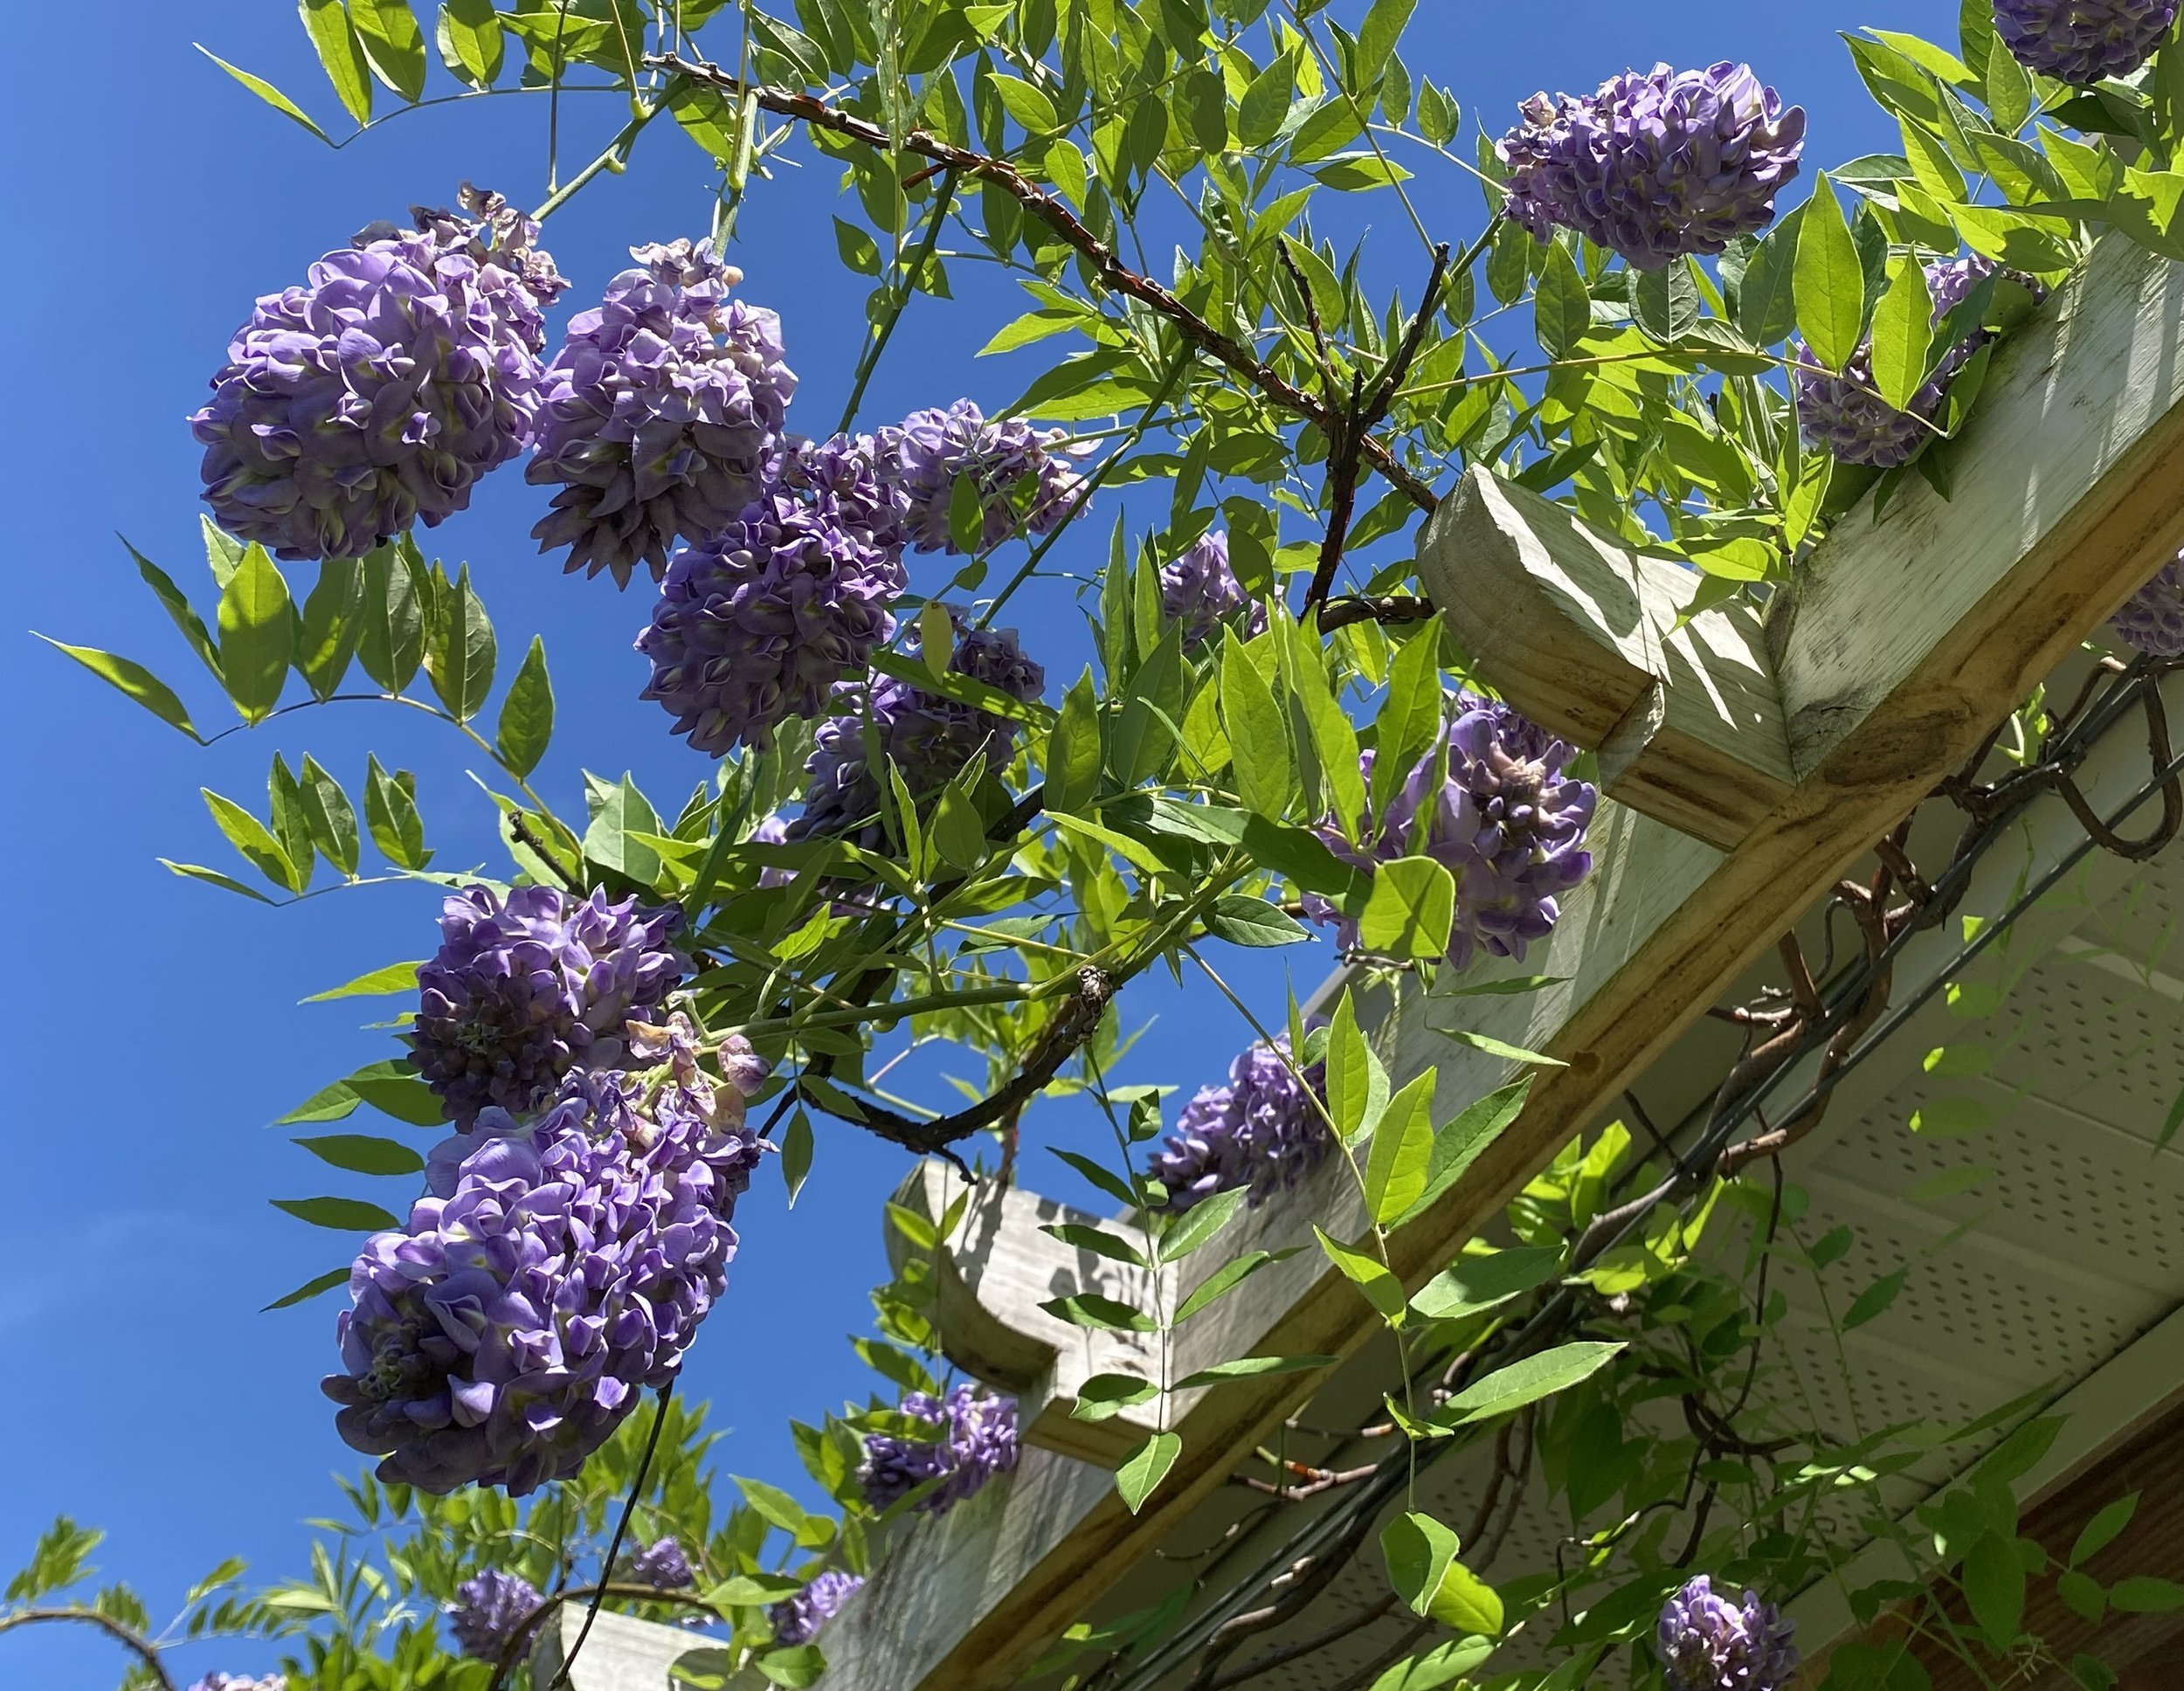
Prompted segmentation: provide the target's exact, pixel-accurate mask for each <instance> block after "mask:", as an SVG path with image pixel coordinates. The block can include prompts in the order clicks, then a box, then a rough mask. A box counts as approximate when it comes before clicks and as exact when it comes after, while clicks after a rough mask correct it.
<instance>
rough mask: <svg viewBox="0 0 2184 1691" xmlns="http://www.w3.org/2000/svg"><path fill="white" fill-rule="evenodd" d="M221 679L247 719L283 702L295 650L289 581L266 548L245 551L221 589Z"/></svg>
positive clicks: (257, 717) (261, 716)
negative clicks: (281, 690) (281, 698)
mask: <svg viewBox="0 0 2184 1691" xmlns="http://www.w3.org/2000/svg"><path fill="white" fill-rule="evenodd" d="M219 625H220V679H221V680H222V682H223V683H224V684H225V686H226V687H227V696H228V697H229V698H231V699H232V700H233V701H235V708H236V709H237V710H238V711H240V712H241V713H242V715H243V720H244V721H246V722H260V721H264V720H265V719H266V717H268V716H270V715H272V714H273V707H274V706H275V705H277V704H279V703H280V688H281V684H282V683H283V682H284V681H286V680H287V679H288V664H289V660H290V659H291V658H292V656H293V655H294V648H295V611H294V605H293V604H292V603H291V601H290V599H289V597H288V583H287V581H286V580H285V579H284V578H283V577H282V576H281V574H280V570H279V569H277V568H275V567H274V564H273V560H272V559H271V558H270V557H268V556H266V549H265V548H264V547H262V546H260V545H259V544H257V543H256V542H252V543H251V544H250V545H248V546H246V547H245V548H244V549H243V556H242V558H241V560H240V562H238V563H237V564H236V566H235V573H234V574H233V575H232V576H229V577H228V582H227V585H226V587H225V588H224V589H223V590H221V593H220V614H219Z"/></svg>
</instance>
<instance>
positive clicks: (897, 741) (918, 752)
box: [787, 617, 1047, 846]
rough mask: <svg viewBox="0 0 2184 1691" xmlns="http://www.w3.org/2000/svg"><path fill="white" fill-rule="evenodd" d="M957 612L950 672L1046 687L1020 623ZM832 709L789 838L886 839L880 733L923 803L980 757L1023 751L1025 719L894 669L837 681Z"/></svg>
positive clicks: (996, 760)
mask: <svg viewBox="0 0 2184 1691" xmlns="http://www.w3.org/2000/svg"><path fill="white" fill-rule="evenodd" d="M956 621H957V641H956V650H955V654H954V656H953V657H951V658H950V659H949V664H948V667H949V669H950V672H951V673H955V674H957V675H964V676H968V677H969V678H970V679H971V680H974V681H980V682H983V683H985V685H986V686H987V687H993V688H995V689H997V690H998V691H999V692H1002V693H1006V694H1008V695H1009V697H1011V698H1013V699H1016V700H1019V701H1023V702H1025V703H1029V702H1030V701H1033V700H1034V699H1036V698H1038V697H1039V695H1040V692H1041V690H1042V689H1043V688H1044V687H1046V684H1047V672H1046V671H1045V670H1044V669H1042V668H1041V667H1040V666H1039V665H1038V664H1036V663H1034V662H1033V661H1032V659H1029V658H1027V657H1026V656H1025V655H1024V651H1023V648H1022V646H1020V645H1019V644H1018V642H1017V635H1016V631H1015V630H1014V629H1013V628H969V627H966V626H964V625H963V622H962V619H961V618H959V617H958V618H956ZM834 710H835V714H833V715H832V716H829V717H828V718H827V719H826V721H823V722H821V723H820V724H819V731H818V734H817V735H816V736H815V738H814V742H813V749H812V756H811V759H810V761H809V762H808V763H805V771H806V773H807V774H808V775H809V776H810V781H809V783H808V784H807V785H806V787H805V795H804V813H803V814H802V815H801V816H799V817H798V818H797V819H796V820H795V821H794V822H792V823H791V824H790V825H789V828H788V832H787V838H789V839H811V838H812V837H814V836H817V835H822V834H844V835H846V836H847V837H848V838H850V839H854V840H856V841H857V842H858V843H860V844H862V845H869V846H881V845H883V844H884V841H885V830H884V828H883V827H882V825H881V823H880V821H879V820H878V819H877V818H878V813H879V811H881V790H880V785H879V780H878V777H877V776H876V775H875V773H874V769H873V766H872V761H871V756H870V752H871V745H872V742H876V743H877V745H878V748H879V749H880V750H881V752H883V753H884V754H885V755H886V756H887V757H888V760H889V761H890V762H892V763H894V765H895V769H896V770H897V771H898V772H899V773H900V774H901V775H902V783H903V785H904V786H905V787H907V788H908V789H909V793H910V797H912V798H914V799H916V800H918V801H919V802H920V803H923V801H925V800H927V799H930V797H932V796H933V795H934V794H935V793H936V792H938V791H939V790H941V788H943V786H945V785H946V784H947V783H949V781H950V780H951V779H953V778H954V777H955V776H957V775H958V774H960V773H961V772H962V771H963V770H964V767H965V766H966V765H967V764H969V763H972V762H973V761H978V760H982V761H983V762H984V764H985V768H986V769H987V770H991V771H992V772H994V773H996V774H998V773H999V771H1001V770H1004V769H1006V767H1007V766H1008V763H1009V759H1010V758H1011V757H1012V756H1014V754H1015V749H1016V728H1017V724H1016V722H1015V721H1014V720H1013V718H1010V717H1006V716H1003V715H1000V714H998V713H996V712H993V711H990V710H986V709H985V708H984V707H980V706H978V705H970V704H964V703H962V702H960V701H957V700H954V699H950V698H947V697H945V696H944V695H943V694H939V693H936V692H930V691H929V690H927V689H926V688H924V687H919V686H917V685H916V683H914V682H909V681H903V680H898V679H896V678H895V677H894V676H892V675H878V674H875V675H874V676H872V677H871V678H870V679H869V680H867V682H865V683H864V684H863V685H861V686H860V685H857V684H854V683H850V684H845V685H844V686H841V687H837V688H836V689H835V691H834ZM867 733H869V734H870V735H871V736H872V742H868V741H867Z"/></svg>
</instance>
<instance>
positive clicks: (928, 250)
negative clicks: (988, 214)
mask: <svg viewBox="0 0 2184 1691" xmlns="http://www.w3.org/2000/svg"><path fill="white" fill-rule="evenodd" d="M955 203H956V172H955V171H954V170H953V169H950V170H949V171H947V172H946V173H945V174H944V175H943V176H942V177H941V179H940V191H939V192H938V193H937V194H936V195H935V196H934V197H933V211H932V215H931V216H930V217H927V218H926V220H925V232H924V234H923V236H922V237H921V238H919V240H918V243H917V251H916V252H914V253H912V254H911V255H910V263H909V269H907V270H905V271H903V272H902V281H901V283H900V285H899V286H898V287H897V288H896V290H895V296H894V297H893V298H892V299H891V300H888V314H887V315H886V316H885V317H883V318H881V320H880V325H879V327H878V328H877V329H876V330H875V331H874V334H873V337H872V339H871V340H870V341H869V342H867V343H866V346H865V351H864V356H863V357H861V358H860V359H859V360H858V361H857V376H856V380H855V381H854V383H852V384H851V386H850V390H849V402H848V404H845V405H844V406H843V407H842V420H841V421H840V422H839V423H837V424H835V425H834V432H835V433H836V434H847V433H848V432H849V425H850V424H852V423H854V422H855V421H856V420H857V408H858V407H859V406H860V405H861V404H864V398H865V388H866V385H867V383H870V382H871V380H872V376H873V372H874V370H876V369H879V368H880V359H881V355H883V354H884V353H885V352H886V351H887V349H888V342H889V341H890V340H892V339H893V338H894V335H895V325H896V324H897V323H899V322H901V321H902V314H903V312H904V311H906V310H907V309H909V303H910V296H911V295H912V294H914V293H916V292H917V281H918V278H919V277H920V276H922V275H923V274H924V273H925V265H926V261H927V260H928V259H930V258H931V257H932V256H933V249H934V247H936V246H937V245H939V244H940V231H941V226H942V225H943V224H945V223H946V222H947V221H948V212H949V210H950V207H951V206H953V205H954V204H955Z"/></svg>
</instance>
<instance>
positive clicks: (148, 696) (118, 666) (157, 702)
mask: <svg viewBox="0 0 2184 1691" xmlns="http://www.w3.org/2000/svg"><path fill="white" fill-rule="evenodd" d="M38 638H39V639H41V640H44V641H45V644H46V645H50V646H52V647H53V648H54V649H55V650H56V651H59V652H66V653H67V654H68V655H69V656H70V657H72V658H73V659H75V660H76V661H77V662H78V663H79V664H81V665H82V666H84V667H85V668H86V669H87V670H89V671H90V672H91V673H93V675H96V676H97V677H98V678H99V679H100V680H102V681H105V682H107V684H108V685H109V686H112V687H115V688H118V689H119V690H120V691H121V692H122V693H125V694H128V696H129V697H130V698H132V699H134V700H135V701H136V702H137V703H138V704H140V705H142V706H143V707H144V708H145V709H146V710H149V712H151V714H153V715H155V716H156V717H157V718H159V720H160V721H162V722H164V723H166V724H167V726H168V727H169V728H179V729H181V730H182V732H183V733H184V734H186V735H189V736H190V738H191V739H192V740H195V741H196V742H197V743H198V744H199V745H203V744H204V735H201V734H199V733H198V732H197V725H196V724H195V723H193V722H192V721H190V711H189V707H187V706H185V705H184V704H183V702H182V701H181V700H180V699H179V698H177V697H176V694H175V692H174V689H173V688H171V687H169V686H168V685H167V683H166V682H164V681H162V680H160V679H159V677H158V676H156V675H155V674H153V673H151V671H149V669H147V668H145V667H144V666H143V665H142V664H139V663H134V662H132V661H130V660H129V659H127V658H121V657H116V656H115V655H114V653H113V652H101V651H100V650H99V649H98V648H97V647H96V646H89V645H67V644H66V642H64V641H61V640H56V639H53V638H50V637H48V636H46V635H44V634H40V635H39V636H38Z"/></svg>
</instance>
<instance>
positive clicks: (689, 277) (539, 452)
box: [524, 241, 796, 587]
mask: <svg viewBox="0 0 2184 1691" xmlns="http://www.w3.org/2000/svg"><path fill="white" fill-rule="evenodd" d="M630 256H631V257H632V258H633V259H636V260H637V267H636V268H635V269H632V270H625V271H623V272H622V273H620V274H619V275H618V276H616V277H615V278H614V280H612V281H611V282H609V283H608V284H607V286H606V296H605V299H603V300H601V301H600V302H599V304H598V307H595V308H594V309H592V310H591V311H582V312H578V313H577V315H576V316H575V317H573V318H571V319H570V323H569V332H568V336H567V338H566V339H565V340H564V341H563V343H562V349H561V351H560V352H559V353H558V354H556V355H555V358H554V362H552V363H551V364H549V365H548V366H547V367H546V371H545V375H544V377H543V393H544V404H543V405H542V406H541V408H540V411H539V417H538V429H537V437H536V452H535V453H534V455H533V457H532V459H531V462H530V466H529V468H528V469H527V470H526V471H525V472H524V474H525V476H526V478H527V479H528V480H530V481H532V482H533V483H535V484H536V485H538V486H541V487H559V488H560V490H561V491H560V492H559V493H556V494H555V495H554V499H553V510H552V512H551V514H549V515H548V516H546V517H545V518H543V519H542V520H541V521H540V522H539V523H538V525H537V527H536V528H533V529H532V530H531V533H532V534H533V535H535V536H536V538H537V540H538V543H539V549H540V550H541V551H542V552H547V551H551V550H553V549H555V548H556V547H559V546H565V547H567V548H568V549H569V562H568V564H567V567H568V568H569V569H583V570H584V571H585V572H586V573H588V574H591V575H595V576H596V575H597V574H598V573H599V571H601V570H602V569H604V570H606V571H608V572H609V573H610V574H612V576H613V577H614V580H615V583H616V584H617V585H618V586H622V587H626V586H628V585H629V581H630V576H632V574H633V573H634V572H635V571H636V569H637V568H638V566H639V565H640V564H642V565H646V566H648V567H649V568H650V569H651V570H652V572H653V579H654V580H658V579H659V578H660V576H663V575H665V574H666V573H667V554H668V550H669V549H670V548H671V547H672V546H673V545H674V542H676V541H678V540H682V541H688V542H692V543H693V544H695V543H697V542H702V541H705V540H708V539H710V538H711V537H712V536H713V535H717V534H719V533H720V532H721V531H722V529H724V528H727V527H728V526H729V524H730V523H731V522H733V521H735V520H736V517H737V515H738V514H741V512H742V511H743V507H745V506H746V505H748V504H750V502H751V501H752V500H754V499H756V498H757V497H759V495H760V493H761V480H762V475H763V473H764V469H765V467H766V464H767V461H768V459H769V457H770V455H771V453H772V452H773V450H774V448H775V445H776V439H777V437H778V435H779V434H780V431H781V425H782V423H783V420H784V417H785V414H786V411H787V408H788V404H789V400H790V397H791V395H793V394H794V393H795V392H796V376H795V375H794V373H793V372H791V370H790V369H789V367H788V365H787V364H785V363H784V362H783V361H782V357H783V355H782V348H781V320H780V319H779V318H778V317H777V316H776V315H775V314H773V313H772V312H771V311H766V310H763V309H761V308H759V307H753V306H747V305H745V304H744V303H743V301H742V300H729V298H728V291H729V288H730V287H732V286H735V285H736V283H738V282H740V281H742V280H743V273H742V272H741V271H739V270H736V268H735V267H734V266H729V265H725V264H722V262H721V261H720V260H719V259H717V258H716V257H715V255H714V252H713V250H712V248H711V247H710V246H709V245H707V244H705V243H702V242H701V243H699V244H698V245H695V246H694V245H692V244H691V243H690V242H688V241H673V242H670V243H668V244H667V245H664V246H639V247H632V248H631V249H630Z"/></svg>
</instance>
